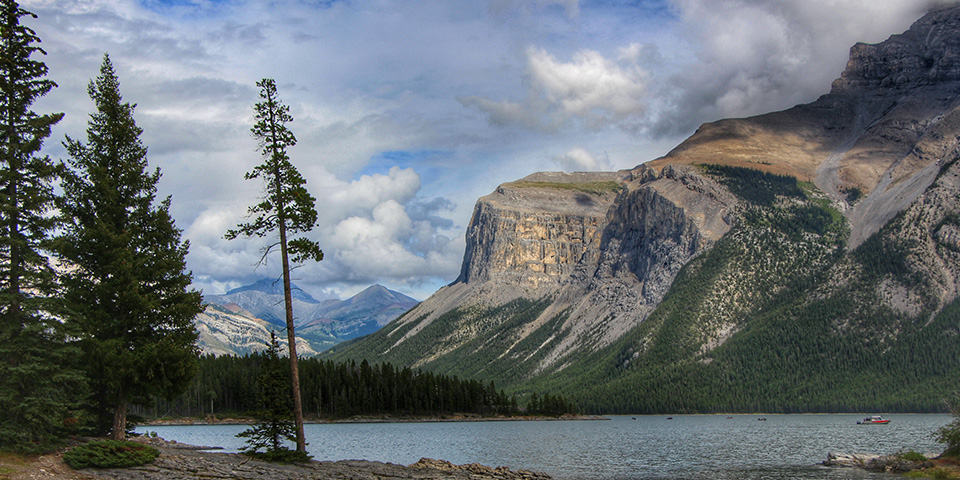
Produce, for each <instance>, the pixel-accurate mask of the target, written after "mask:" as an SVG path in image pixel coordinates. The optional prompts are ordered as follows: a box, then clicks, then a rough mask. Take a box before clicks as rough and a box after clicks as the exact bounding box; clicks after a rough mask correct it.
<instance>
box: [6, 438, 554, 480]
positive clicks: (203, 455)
mask: <svg viewBox="0 0 960 480" xmlns="http://www.w3.org/2000/svg"><path fill="white" fill-rule="evenodd" d="M132 441H136V442H139V443H144V444H147V445H150V446H151V447H154V448H156V449H157V450H159V451H160V455H159V456H158V457H157V458H156V460H154V461H153V462H151V463H148V464H145V465H141V466H138V467H129V468H105V469H83V470H73V469H71V468H70V467H69V466H67V465H66V464H65V463H64V462H63V451H60V452H57V453H53V454H48V455H42V456H39V457H34V458H32V459H28V461H26V462H23V461H18V462H14V463H11V464H10V466H9V467H7V466H6V465H4V463H6V462H4V461H2V460H3V458H0V478H9V479H11V480H21V479H23V480H26V479H36V478H57V479H62V480H94V479H102V478H112V479H118V480H119V479H123V480H194V479H197V478H207V479H224V480H228V479H230V480H294V479H303V478H327V479H339V480H371V479H378V478H380V479H384V478H389V479H392V480H552V477H550V476H549V475H547V474H545V473H541V472H534V471H530V470H523V469H517V470H511V469H509V468H507V467H490V466H486V465H480V464H477V463H471V464H466V465H455V464H453V463H451V462H448V461H446V460H434V459H430V458H421V459H420V460H419V461H417V462H415V463H413V464H410V465H399V464H394V463H384V462H377V461H370V460H340V461H317V460H311V461H309V462H306V463H299V464H279V463H269V462H264V461H261V460H257V459H255V458H251V457H248V456H246V455H243V454H240V453H222V452H216V451H209V450H208V449H207V448H208V447H200V446H196V445H188V444H183V443H177V442H174V441H166V440H163V439H162V438H146V437H138V438H136V439H132ZM5 468H6V469H5Z"/></svg>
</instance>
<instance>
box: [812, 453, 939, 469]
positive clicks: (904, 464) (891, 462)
mask: <svg viewBox="0 0 960 480" xmlns="http://www.w3.org/2000/svg"><path fill="white" fill-rule="evenodd" d="M823 465H825V466H827V467H850V468H862V469H864V470H869V471H871V472H887V473H907V472H911V471H914V470H925V469H929V468H934V467H936V466H937V465H936V463H935V462H934V461H932V460H921V461H917V460H908V459H905V458H903V457H902V456H901V455H874V454H866V453H854V454H847V453H839V452H830V453H828V454H827V459H826V460H825V461H824V462H823Z"/></svg>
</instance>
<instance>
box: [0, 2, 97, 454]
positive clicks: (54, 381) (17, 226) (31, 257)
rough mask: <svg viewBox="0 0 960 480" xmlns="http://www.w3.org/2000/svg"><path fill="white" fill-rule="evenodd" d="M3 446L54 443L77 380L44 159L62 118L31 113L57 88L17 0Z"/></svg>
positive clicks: (5, 249) (1, 241)
mask: <svg viewBox="0 0 960 480" xmlns="http://www.w3.org/2000/svg"><path fill="white" fill-rule="evenodd" d="M0 15H2V16H3V17H2V18H0V412H3V413H2V414H0V448H2V449H6V450H21V451H37V450H45V449H47V448H49V447H50V446H51V441H52V440H54V439H55V437H56V435H57V432H58V431H59V430H60V429H62V427H63V422H64V420H65V419H66V418H67V417H68V416H69V411H70V410H71V409H72V408H73V407H74V405H75V401H74V398H73V395H72V394H73V393H74V392H76V391H77V387H78V385H79V383H80V376H79V375H78V374H76V370H74V369H72V368H71V367H70V366H69V362H70V359H72V358H74V357H75V356H76V354H75V351H74V350H75V347H74V346H73V345H72V344H71V343H70V342H67V341H66V338H67V336H66V333H65V332H64V329H63V328H62V327H63V325H62V324H61V323H60V322H59V321H56V317H55V315H56V313H57V305H56V303H55V301H54V300H53V299H54V296H55V292H56V288H57V281H56V275H55V273H54V271H53V268H52V266H51V264H50V261H49V260H48V256H47V251H48V250H47V248H48V243H49V241H50V238H51V236H52V231H53V229H54V228H55V221H54V219H53V218H51V217H52V216H51V215H50V213H51V211H52V208H53V203H54V200H55V198H56V197H55V194H54V190H53V183H54V182H55V181H56V179H57V178H58V176H59V175H58V171H59V170H58V168H57V166H56V165H55V164H54V162H52V161H51V160H50V158H49V157H47V156H39V155H38V152H39V151H40V148H41V146H42V145H43V141H44V139H46V138H47V137H49V136H50V132H51V128H52V127H53V125H55V124H56V123H57V122H59V121H60V119H61V118H63V114H62V113H55V114H46V115H40V114H37V113H35V112H33V111H32V110H31V106H32V105H33V103H34V102H36V100H37V99H39V98H40V97H42V96H44V95H46V94H47V93H48V92H50V90H52V89H53V88H54V87H55V86H56V84H55V83H54V82H53V81H51V80H49V79H47V78H46V74H47V66H46V65H45V64H44V63H43V62H41V61H38V60H34V59H32V58H31V57H33V55H34V54H44V52H43V50H41V49H40V47H39V46H38V45H37V44H38V43H40V38H39V37H37V35H36V33H35V32H34V31H33V30H32V29H30V28H28V27H26V26H24V25H22V24H21V23H20V20H21V18H24V17H29V18H36V15H34V14H32V13H30V12H28V11H26V10H24V9H22V8H20V6H19V5H18V4H17V2H15V1H12V0H5V1H3V3H2V4H0Z"/></svg>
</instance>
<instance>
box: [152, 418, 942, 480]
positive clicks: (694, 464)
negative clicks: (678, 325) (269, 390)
mask: <svg viewBox="0 0 960 480" xmlns="http://www.w3.org/2000/svg"><path fill="white" fill-rule="evenodd" d="M763 417H764V418H766V420H765V421H759V420H758V418H759V416H757V415H733V416H732V418H728V416H726V415H674V416H673V417H672V419H667V417H666V416H637V417H630V416H613V417H610V420H595V421H588V420H584V421H497V422H457V423H454V422H424V423H340V424H308V425H306V427H305V433H306V437H307V442H308V443H309V445H308V446H307V449H308V450H309V452H310V454H311V455H313V457H314V459H315V460H346V459H365V460H379V461H383V462H391V463H399V464H403V465H408V464H411V463H414V462H416V461H417V460H419V459H420V458H421V457H429V458H436V459H443V460H449V461H451V462H453V463H456V464H464V463H473V462H476V463H481V464H484V465H489V466H494V467H495V466H500V465H505V466H507V467H510V468H511V469H518V468H523V469H528V470H536V471H541V472H545V473H548V474H550V475H551V476H553V477H554V478H557V479H561V480H643V479H664V480H667V479H669V480H679V479H690V480H693V479H696V480H701V479H702V480H707V479H719V480H727V479H729V480H733V479H754V480H760V479H764V480H778V479H791V480H807V479H809V480H821V479H848V478H851V479H853V478H855V479H881V478H898V477H895V476H891V475H881V474H869V473H866V472H862V471H859V470H851V469H834V468H826V467H821V466H818V465H817V464H818V463H820V462H822V461H823V460H825V459H826V456H827V452H829V451H838V452H847V453H893V452H896V451H897V450H899V449H901V448H904V449H912V450H915V451H918V452H923V453H928V452H929V453H939V452H940V451H941V450H942V448H941V447H940V445H939V444H937V443H936V442H935V441H934V440H933V438H932V436H931V435H932V433H933V432H934V431H936V429H937V428H939V427H941V426H943V425H946V424H947V423H949V422H950V420H951V417H950V416H949V415H907V414H904V415H890V416H887V417H886V418H890V419H891V420H892V421H891V423H890V424H888V425H857V420H859V419H861V418H862V417H863V416H862V415H764V416H763ZM247 428H248V427H247V426H245V425H212V426H200V425H198V426H145V427H138V428H137V431H138V432H139V433H144V432H149V431H154V432H157V434H158V435H160V436H161V437H163V438H165V439H167V440H177V441H178V442H183V443H189V444H194V445H207V446H220V447H223V448H224V449H225V450H226V451H228V452H235V451H237V450H238V449H239V448H240V447H242V446H243V441H242V440H241V439H238V438H235V437H234V435H236V434H237V433H239V432H241V431H243V430H245V429H247ZM899 478H902V477H899Z"/></svg>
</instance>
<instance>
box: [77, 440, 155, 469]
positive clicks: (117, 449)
mask: <svg viewBox="0 0 960 480" xmlns="http://www.w3.org/2000/svg"><path fill="white" fill-rule="evenodd" d="M158 455H160V451H159V450H157V449H156V448H153V447H151V446H148V445H143V444H141V443H136V442H118V441H116V440H98V441H95V442H90V443H88V444H85V445H80V446H79V447H74V448H71V449H70V450H68V451H67V453H64V454H63V461H64V463H66V464H67V465H70V468H72V469H74V470H81V469H84V468H126V467H136V466H138V465H144V464H147V463H150V462H152V461H154V460H155V459H156V458H157V456H158Z"/></svg>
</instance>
